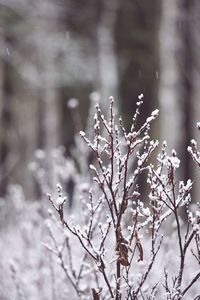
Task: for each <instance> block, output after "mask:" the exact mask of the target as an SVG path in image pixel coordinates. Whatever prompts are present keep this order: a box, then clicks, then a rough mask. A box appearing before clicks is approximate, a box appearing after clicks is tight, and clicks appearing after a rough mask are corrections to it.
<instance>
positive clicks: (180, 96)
mask: <svg viewBox="0 0 200 300" xmlns="http://www.w3.org/2000/svg"><path fill="white" fill-rule="evenodd" d="M141 93H143V94H144V105H143V114H142V116H141V119H142V120H144V119H145V118H146V117H147V116H148V114H149V113H150V112H151V110H153V109H155V108H157V107H158V108H159V109H160V117H159V120H158V121H157V123H156V124H155V126H154V133H153V135H154V137H155V138H159V137H160V139H161V140H167V142H168V146H169V149H172V148H175V149H176V150H177V153H178V156H179V157H180V158H181V161H182V169H181V174H180V176H181V178H182V179H184V180H186V179H187V178H189V177H191V178H192V179H193V178H194V177H195V176H198V174H194V171H193V162H192V161H191V159H190V158H189V159H188V155H187V150H186V149H187V145H188V144H189V142H190V140H191V138H195V139H197V140H198V137H197V131H196V129H195V127H196V122H197V121H199V120H200V99H199V97H200V96H199V95H200V1H199V0H196V1H195V0H190V1H188V0H163V1H161V0H123V1H120V0H109V1H108V0H0V196H1V197H3V196H4V195H5V193H6V189H7V187H8V185H9V184H10V183H18V184H20V185H22V186H23V188H24V191H25V195H26V197H27V198H32V197H35V195H36V194H35V192H36V190H37V188H36V185H35V183H34V180H33V178H32V175H31V171H30V168H28V166H30V162H31V161H33V160H34V153H35V150H36V149H43V150H45V151H46V153H47V155H48V153H50V152H51V151H52V149H54V148H55V147H57V146H59V145H64V146H65V147H66V155H69V154H70V147H71V146H72V145H73V137H74V133H75V132H76V130H77V126H74V123H73V117H72V115H73V114H76V113H77V112H76V110H77V109H78V108H77V107H76V100H72V99H78V100H79V101H80V102H79V110H80V113H81V119H82V121H83V127H85V126H86V119H87V115H88V108H89V105H90V102H91V99H97V98H98V101H99V102H100V103H101V105H102V106H103V107H104V110H105V111H106V105H107V103H108V98H109V96H110V95H113V96H115V97H116V101H117V103H118V106H119V111H120V114H122V116H123V117H124V119H125V121H126V126H127V127H129V126H130V123H131V120H132V116H133V114H134V111H135V107H136V105H135V104H136V102H137V101H138V95H139V94H141ZM67 103H68V104H69V105H67ZM72 110H73V111H74V112H73V114H72ZM142 120H141V121H142ZM79 126H80V127H81V125H79ZM78 129H81V128H78ZM37 155H42V152H37ZM196 178H197V179H196V181H198V180H199V177H196ZM198 189H199V190H198ZM199 193H200V187H199V185H198V184H197V185H196V190H195V195H196V196H195V198H196V199H197V195H198V194H199Z"/></svg>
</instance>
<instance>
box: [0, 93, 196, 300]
mask: <svg viewBox="0 0 200 300" xmlns="http://www.w3.org/2000/svg"><path fill="white" fill-rule="evenodd" d="M140 98H141V97H140ZM141 105H142V101H141V99H139V101H138V103H137V110H136V113H135V115H134V116H133V124H132V127H131V129H130V132H126V130H125V128H124V126H123V121H122V119H121V118H120V119H119V120H118V119H117V118H116V116H115V113H114V99H113V98H112V97H111V98H110V106H109V115H108V120H106V118H105V117H104V115H103V113H102V111H101V108H100V107H99V105H98V104H97V105H96V108H95V110H96V111H95V112H94V119H93V123H94V124H93V126H90V131H86V133H85V132H80V135H79V136H78V135H77V136H76V147H75V149H74V151H73V153H72V158H70V159H68V158H67V159H66V158H64V155H63V152H62V148H61V149H57V150H56V151H54V152H53V154H52V155H53V156H52V157H53V161H54V162H55V164H54V167H53V168H51V172H49V171H48V170H46V171H45V168H41V167H40V164H39V163H36V164H35V165H32V168H33V167H34V170H35V174H36V177H37V179H38V180H39V182H40V185H41V187H42V191H43V192H47V190H48V192H49V194H48V200H49V201H48V202H49V203H48V204H47V201H46V203H45V204H44V202H37V203H33V204H25V202H24V204H23V205H24V207H22V208H21V210H20V212H21V213H20V218H19V220H17V224H18V226H17V229H16V231H15V233H14V235H15V237H13V238H12V236H13V235H12V234H10V231H11V232H13V230H11V229H10V228H12V227H11V226H10V227H9V226H8V227H7V228H6V229H5V230H4V231H2V232H1V237H2V238H1V240H2V241H3V243H1V253H2V255H1V265H2V268H3V270H5V274H6V277H3V276H2V278H1V289H2V291H4V293H2V295H5V296H4V298H2V299H11V298H16V299H69V298H70V299H81V300H86V299H94V300H98V299H102V300H106V299H116V300H119V299H123V300H124V299H131V300H133V299H148V300H150V299H152V300H153V299H166V300H172V299H174V300H175V299H176V300H179V299H200V291H199V278H200V271H199V269H200V268H199V266H200V236H199V234H200V208H199V204H198V203H197V204H194V203H191V196H190V192H191V189H192V185H193V183H192V182H191V180H190V179H188V181H187V182H182V181H180V182H177V179H176V171H177V169H178V168H179V165H180V159H179V158H178V157H177V155H176V152H175V150H172V152H171V153H170V154H168V153H167V151H166V147H167V144H166V142H164V143H163V144H162V145H161V147H160V148H161V151H160V153H159V154H158V156H157V160H156V162H155V163H153V162H152V161H153V160H152V155H153V154H154V152H155V151H157V150H156V149H157V148H158V145H159V143H158V141H153V140H152V139H151V135H150V128H151V123H152V122H153V121H154V119H155V118H156V117H157V116H158V113H159V112H158V110H155V111H153V112H152V114H151V116H149V117H148V118H147V120H146V122H145V123H144V124H143V125H142V126H141V127H138V125H137V123H138V118H139V116H140V107H141ZM90 124H91V121H90ZM91 128H92V131H93V132H92V133H91ZM197 128H198V129H200V126H199V123H198V124H197ZM188 151H189V153H190V154H191V156H192V158H193V160H194V161H195V163H196V164H197V166H198V167H199V166H200V155H199V152H198V149H197V143H196V142H195V141H194V140H192V141H191V145H190V146H189V147H188ZM44 158H45V155H43V153H42V152H40V153H39V152H38V153H37V159H38V160H39V161H40V163H41V160H42V159H44ZM49 174H50V175H51V176H52V174H53V177H54V179H55V181H57V182H59V183H58V184H57V191H56V192H55V191H52V192H51V188H50V185H49V184H48V182H49V180H48V175H49ZM141 174H143V176H144V177H145V178H146V179H145V182H144V183H143V184H142V185H141V186H140V185H139V182H140V181H139V180H138V179H139V178H140V176H141ZM60 183H61V184H60ZM144 185H145V191H146V190H148V195H146V192H145V193H144V192H143V190H144ZM72 186H73V189H72V188H71V187H72ZM70 199H73V204H74V208H73V209H70V206H71V204H70ZM48 205H49V207H47V206H48ZM183 211H185V212H186V216H185V220H183V219H182V216H181V214H182V212H183ZM72 213H73V214H72ZM44 219H45V222H43V221H44ZM43 223H44V224H45V225H44V226H43ZM9 230H10V231H9ZM13 249H15V250H13ZM10 257H13V260H12V261H10V263H9V264H8V260H10ZM8 265H9V268H8ZM5 291H7V292H5Z"/></svg>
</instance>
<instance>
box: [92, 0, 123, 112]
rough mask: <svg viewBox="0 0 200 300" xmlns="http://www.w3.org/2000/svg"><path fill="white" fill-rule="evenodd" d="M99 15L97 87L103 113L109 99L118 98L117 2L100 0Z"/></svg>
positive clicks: (116, 0) (105, 110) (115, 0)
mask: <svg viewBox="0 0 200 300" xmlns="http://www.w3.org/2000/svg"><path fill="white" fill-rule="evenodd" d="M101 6H102V9H101V14H100V20H99V23H98V25H97V51H98V53H97V57H98V59H97V63H98V69H99V87H100V93H101V104H102V107H103V111H104V112H105V113H106V112H107V109H108V102H109V97H110V96H114V97H115V98H116V101H117V98H118V86H119V79H118V64H117V56H116V49H115V48H116V45H115V25H116V19H117V14H118V6H119V1H118V0H110V1H106V0H101Z"/></svg>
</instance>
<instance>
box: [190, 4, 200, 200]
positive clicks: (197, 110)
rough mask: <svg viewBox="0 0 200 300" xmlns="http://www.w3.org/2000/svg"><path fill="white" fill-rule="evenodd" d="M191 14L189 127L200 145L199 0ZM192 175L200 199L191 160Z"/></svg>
mask: <svg viewBox="0 0 200 300" xmlns="http://www.w3.org/2000/svg"><path fill="white" fill-rule="evenodd" d="M192 2H193V3H192V14H191V17H192V19H190V24H191V25H190V26H191V38H192V44H191V45H190V46H191V47H192V53H193V66H192V67H193V76H192V81H193V101H192V103H190V105H191V115H192V118H191V127H192V137H194V139H195V140H196V141H197V142H198V144H199V145H200V133H199V131H198V130H197V128H196V123H197V122H200V84H199V83H200V17H199V16H200V1H192ZM191 169H192V171H193V177H194V198H195V201H198V202H199V201H200V184H199V182H200V172H199V170H198V169H197V168H196V167H195V166H194V164H193V162H192V167H191Z"/></svg>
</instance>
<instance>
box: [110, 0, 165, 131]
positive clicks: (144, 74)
mask: <svg viewBox="0 0 200 300" xmlns="http://www.w3.org/2000/svg"><path fill="white" fill-rule="evenodd" d="M159 23H160V1H158V0H152V1H146V0H142V1H141V0H140V1H138V0H137V1H131V0H125V1H123V2H120V4H119V10H118V20H117V24H116V28H115V38H116V42H117V54H118V57H119V77H120V83H119V90H120V98H121V111H122V113H123V115H124V117H125V119H126V123H127V125H128V127H129V126H130V125H131V123H132V116H133V113H134V111H135V108H136V102H137V101H138V95H139V94H141V93H143V94H144V105H143V111H142V114H141V123H142V122H143V121H144V119H145V118H146V117H147V116H148V114H149V113H150V112H151V111H152V109H153V108H155V107H156V106H157V93H158V84H159V78H158V73H159V59H158V56H159V47H158V32H159Z"/></svg>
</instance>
